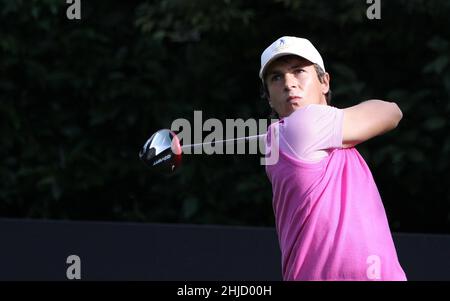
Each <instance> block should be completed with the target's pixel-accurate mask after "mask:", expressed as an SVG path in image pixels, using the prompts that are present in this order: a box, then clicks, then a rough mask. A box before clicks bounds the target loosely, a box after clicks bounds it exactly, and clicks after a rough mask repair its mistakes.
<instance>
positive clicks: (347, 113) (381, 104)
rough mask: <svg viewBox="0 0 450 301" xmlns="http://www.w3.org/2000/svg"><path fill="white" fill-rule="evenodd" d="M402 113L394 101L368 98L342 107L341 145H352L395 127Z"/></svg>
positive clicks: (345, 146)
mask: <svg viewBox="0 0 450 301" xmlns="http://www.w3.org/2000/svg"><path fill="white" fill-rule="evenodd" d="M402 117H403V114H402V111H401V110H400V108H399V107H398V105H397V104H396V103H394V102H387V101H382V100H376V99H373V100H368V101H364V102H362V103H360V104H358V105H355V106H352V107H349V108H346V109H344V124H343V138H342V147H344V148H347V147H352V146H354V145H356V144H359V143H361V142H364V141H366V140H369V139H370V138H373V137H375V136H378V135H381V134H383V133H386V132H388V131H390V130H392V129H394V128H396V127H397V125H398V123H399V122H400V120H401V119H402Z"/></svg>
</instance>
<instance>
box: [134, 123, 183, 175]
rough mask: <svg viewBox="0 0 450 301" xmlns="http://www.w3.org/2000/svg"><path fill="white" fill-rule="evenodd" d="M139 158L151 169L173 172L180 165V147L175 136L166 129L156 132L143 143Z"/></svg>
mask: <svg viewBox="0 0 450 301" xmlns="http://www.w3.org/2000/svg"><path fill="white" fill-rule="evenodd" d="M139 158H140V159H141V160H142V161H144V163H145V164H147V166H149V167H150V168H152V169H157V170H162V171H166V172H172V171H174V170H175V169H176V168H177V167H178V166H180V164H181V146H180V141H179V140H178V137H177V135H176V134H175V133H174V132H172V131H171V130H168V129H163V130H159V131H157V132H156V133H154V134H153V135H152V136H151V137H150V138H149V139H148V140H147V142H145V144H144V146H143V147H142V149H141V151H140V152H139Z"/></svg>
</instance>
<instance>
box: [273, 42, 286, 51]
mask: <svg viewBox="0 0 450 301" xmlns="http://www.w3.org/2000/svg"><path fill="white" fill-rule="evenodd" d="M274 46H275V49H274V51H276V52H278V51H281V50H283V49H286V48H288V47H289V45H288V44H286V40H285V39H280V40H279V41H278V45H276V44H275V45H274Z"/></svg>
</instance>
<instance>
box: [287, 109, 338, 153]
mask: <svg viewBox="0 0 450 301" xmlns="http://www.w3.org/2000/svg"><path fill="white" fill-rule="evenodd" d="M343 117H344V111H343V110H342V109H338V108H335V107H332V106H327V105H318V104H312V105H308V106H306V107H304V108H301V109H299V110H297V111H295V112H293V113H292V114H291V115H290V116H288V117H286V118H285V119H284V122H283V124H282V128H280V149H281V150H284V151H287V152H288V153H291V154H293V155H294V156H296V157H298V158H299V159H303V160H307V161H316V160H318V159H321V158H323V157H325V156H326V155H328V153H329V151H330V150H332V149H335V148H342V127H343Z"/></svg>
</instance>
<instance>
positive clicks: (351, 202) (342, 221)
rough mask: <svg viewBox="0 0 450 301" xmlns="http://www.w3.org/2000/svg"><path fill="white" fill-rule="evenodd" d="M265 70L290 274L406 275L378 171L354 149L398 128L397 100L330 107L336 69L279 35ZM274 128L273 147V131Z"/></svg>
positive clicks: (274, 180)
mask: <svg viewBox="0 0 450 301" xmlns="http://www.w3.org/2000/svg"><path fill="white" fill-rule="evenodd" d="M259 76H260V78H261V80H262V82H263V87H264V90H265V94H266V97H267V99H268V101H269V105H270V106H271V107H272V109H273V111H274V113H276V114H277V115H278V117H279V118H280V120H279V121H278V122H276V123H273V124H271V125H270V127H269V129H268V133H269V132H271V131H272V132H274V133H275V137H276V138H277V139H276V143H277V145H276V147H278V148H279V150H278V151H279V160H278V162H277V163H276V164H273V165H266V172H267V176H268V178H269V180H270V182H271V184H272V191H273V209H274V214H275V221H276V229H277V234H278V239H279V244H280V249H281V254H282V274H283V279H284V280H337V281H340V280H350V281H351V280H363V281H364V280H406V276H405V273H404V271H403V269H402V267H401V266H400V264H399V261H398V258H397V253H396V249H395V246H394V243H393V240H392V235H391V231H390V229H389V224H388V220H387V217H386V213H385V209H384V207H383V203H382V200H381V197H380V194H379V192H378V189H377V186H376V184H375V182H374V179H373V177H372V174H371V172H370V170H369V167H368V166H367V164H366V162H365V161H364V159H363V158H362V157H361V155H360V154H359V153H358V151H357V150H356V149H355V148H354V146H355V145H357V144H359V143H362V142H364V141H366V140H368V139H371V138H373V137H375V136H378V135H381V134H383V133H386V132H387V131H390V130H392V129H394V128H395V127H396V126H397V125H398V123H399V121H400V120H401V118H402V112H401V111H400V109H399V107H398V106H397V105H396V104H395V103H393V102H387V101H381V100H368V101H364V102H362V103H360V104H358V105H355V106H352V107H349V108H345V109H338V108H335V107H332V106H330V102H329V101H330V75H329V74H328V73H327V72H326V71H325V66H324V63H323V60H322V57H321V55H320V54H319V52H318V51H317V49H316V48H315V47H314V46H313V45H312V44H311V42H310V41H308V40H306V39H302V38H297V37H282V38H280V39H278V40H276V41H275V42H274V43H272V44H271V45H270V46H269V47H268V48H267V49H265V50H264V52H263V53H262V55H261V69H260V73H259ZM270 136H271V135H267V140H266V149H267V150H270V148H271V147H273V146H274V143H275V139H272V140H273V141H271V139H270Z"/></svg>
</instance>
